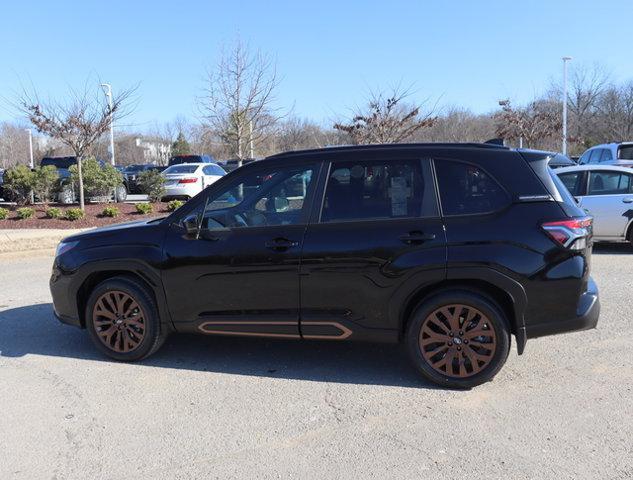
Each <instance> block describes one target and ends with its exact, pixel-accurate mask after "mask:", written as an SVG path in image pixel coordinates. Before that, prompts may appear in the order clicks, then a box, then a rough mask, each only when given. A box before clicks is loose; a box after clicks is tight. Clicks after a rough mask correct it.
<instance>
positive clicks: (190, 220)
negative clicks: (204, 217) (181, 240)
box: [182, 215, 199, 238]
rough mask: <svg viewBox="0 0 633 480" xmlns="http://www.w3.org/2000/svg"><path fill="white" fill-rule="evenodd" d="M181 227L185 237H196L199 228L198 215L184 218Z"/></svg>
mask: <svg viewBox="0 0 633 480" xmlns="http://www.w3.org/2000/svg"><path fill="white" fill-rule="evenodd" d="M182 225H183V227H185V230H186V231H187V235H189V236H193V237H196V238H197V237H198V233H199V227H198V215H189V216H187V217H185V218H184V220H183V221H182Z"/></svg>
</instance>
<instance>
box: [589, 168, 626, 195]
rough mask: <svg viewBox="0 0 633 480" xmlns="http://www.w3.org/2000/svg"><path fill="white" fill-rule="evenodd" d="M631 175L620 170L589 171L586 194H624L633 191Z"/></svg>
mask: <svg viewBox="0 0 633 480" xmlns="http://www.w3.org/2000/svg"><path fill="white" fill-rule="evenodd" d="M632 178H633V176H631V175H629V174H626V173H620V172H591V174H590V175H589V192H588V195H618V194H620V195H626V194H628V193H633V182H632V181H631V179H632Z"/></svg>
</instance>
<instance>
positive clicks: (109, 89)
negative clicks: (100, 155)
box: [101, 83, 116, 166]
mask: <svg viewBox="0 0 633 480" xmlns="http://www.w3.org/2000/svg"><path fill="white" fill-rule="evenodd" d="M101 87H102V88H103V89H104V90H103V93H105V96H106V97H107V98H108V106H109V107H110V163H112V166H114V165H116V163H115V162H114V119H113V118H112V85H110V84H109V83H102V84H101Z"/></svg>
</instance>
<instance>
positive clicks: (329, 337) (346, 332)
mask: <svg viewBox="0 0 633 480" xmlns="http://www.w3.org/2000/svg"><path fill="white" fill-rule="evenodd" d="M301 325H329V326H332V327H336V328H338V329H339V330H340V331H341V332H342V333H341V334H340V335H338V336H332V335H304V336H303V338H307V339H310V340H321V339H323V340H345V339H346V338H347V337H349V336H350V335H351V334H352V331H351V330H350V329H349V328H347V327H346V326H345V325H341V324H340V323H338V322H301Z"/></svg>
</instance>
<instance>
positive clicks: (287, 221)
mask: <svg viewBox="0 0 633 480" xmlns="http://www.w3.org/2000/svg"><path fill="white" fill-rule="evenodd" d="M314 171H315V167H314V166H309V167H305V166H300V167H297V166H294V167H278V168H272V169H257V170H255V171H252V172H249V173H248V174H246V175H243V176H242V177H241V178H240V179H237V180H235V181H234V182H233V183H232V184H229V185H228V186H227V187H226V188H225V189H223V190H222V191H219V192H215V193H213V194H211V195H210V196H209V197H208V198H207V199H206V202H205V204H204V214H203V217H202V221H201V226H202V228H203V229H209V230H215V229H223V228H243V227H265V226H274V225H293V224H297V223H301V222H303V221H305V214H306V213H307V212H305V201H306V198H307V196H308V192H309V190H310V186H311V184H312V181H313V179H314Z"/></svg>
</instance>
